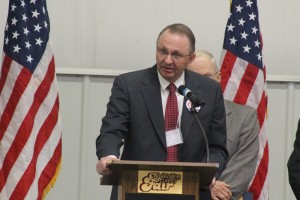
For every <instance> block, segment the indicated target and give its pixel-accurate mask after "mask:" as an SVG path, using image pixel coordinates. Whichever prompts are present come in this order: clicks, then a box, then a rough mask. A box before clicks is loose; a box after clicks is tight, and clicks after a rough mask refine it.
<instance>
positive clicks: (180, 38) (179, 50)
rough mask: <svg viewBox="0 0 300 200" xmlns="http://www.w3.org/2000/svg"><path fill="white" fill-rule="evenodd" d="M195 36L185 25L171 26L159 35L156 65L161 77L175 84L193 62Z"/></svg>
mask: <svg viewBox="0 0 300 200" xmlns="http://www.w3.org/2000/svg"><path fill="white" fill-rule="evenodd" d="M194 51H195V36H194V34H193V32H192V31H191V29H190V28H189V27H187V26H186V25H184V24H171V25H169V26H167V27H166V28H164V29H163V30H162V31H161V32H160V33H159V35H158V38H157V42H156V64H157V69H158V71H159V73H160V75H161V76H162V77H163V78H164V79H166V80H167V81H169V82H172V83H173V82H175V81H176V80H177V79H178V78H179V77H180V76H181V75H182V73H183V71H184V70H185V68H186V67H187V66H188V65H189V64H190V63H191V62H192V61H193V59H194V57H195V54H194Z"/></svg>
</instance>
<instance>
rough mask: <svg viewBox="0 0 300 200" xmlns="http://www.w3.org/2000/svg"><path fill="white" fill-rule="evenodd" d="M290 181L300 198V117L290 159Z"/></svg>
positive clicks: (297, 196)
mask: <svg viewBox="0 0 300 200" xmlns="http://www.w3.org/2000/svg"><path fill="white" fill-rule="evenodd" d="M287 166H288V172H289V182H290V185H291V187H292V190H293V192H294V194H295V196H296V198H297V199H300V190H299V188H300V119H299V122H298V129H297V132H296V140H295V143H294V150H293V152H292V154H291V155H290V158H289V160H288V165H287Z"/></svg>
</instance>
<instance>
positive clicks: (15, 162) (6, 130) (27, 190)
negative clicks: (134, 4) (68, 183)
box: [0, 0, 62, 200]
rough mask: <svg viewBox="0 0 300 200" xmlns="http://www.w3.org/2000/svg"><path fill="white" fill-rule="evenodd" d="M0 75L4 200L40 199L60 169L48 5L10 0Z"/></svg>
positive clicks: (0, 165)
mask: <svg viewBox="0 0 300 200" xmlns="http://www.w3.org/2000/svg"><path fill="white" fill-rule="evenodd" d="M4 31H5V37H4V47H3V50H4V51H3V57H2V67H1V71H0V199H1V200H7V199H11V200H17V199H42V198H43V197H44V196H45V194H46V193H47V192H48V191H49V190H50V188H51V187H52V186H53V184H54V182H55V180H56V177H57V175H58V172H59V169H60V164H61V153H62V152H61V151H62V150H61V149H62V141H61V122H60V115H59V98H58V87H57V82H56V75H55V65H54V56H53V51H52V48H51V44H50V42H49V32H50V23H49V17H48V12H47V6H46V0H10V1H9V11H8V18H7V23H6V26H5V30H4Z"/></svg>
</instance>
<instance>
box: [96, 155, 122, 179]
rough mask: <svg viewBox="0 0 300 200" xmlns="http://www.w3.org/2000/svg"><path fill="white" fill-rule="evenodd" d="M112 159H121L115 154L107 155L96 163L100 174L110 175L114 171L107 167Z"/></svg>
mask: <svg viewBox="0 0 300 200" xmlns="http://www.w3.org/2000/svg"><path fill="white" fill-rule="evenodd" d="M112 160H119V159H118V158H117V157H115V156H106V157H102V158H101V159H100V160H98V162H97V164H96V170H97V172H98V174H100V175H109V174H111V173H112V171H111V170H110V169H109V168H107V167H106V166H107V163H109V162H110V161H112Z"/></svg>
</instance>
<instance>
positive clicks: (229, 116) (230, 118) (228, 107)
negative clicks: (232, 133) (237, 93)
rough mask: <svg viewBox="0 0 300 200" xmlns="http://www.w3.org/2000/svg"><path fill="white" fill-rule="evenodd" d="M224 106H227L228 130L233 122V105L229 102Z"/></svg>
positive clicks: (225, 102) (226, 101)
mask: <svg viewBox="0 0 300 200" xmlns="http://www.w3.org/2000/svg"><path fill="white" fill-rule="evenodd" d="M224 106H225V111H226V129H227V130H228V128H229V126H230V124H231V121H232V113H231V110H232V109H231V105H230V102H228V100H225V101H224Z"/></svg>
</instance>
